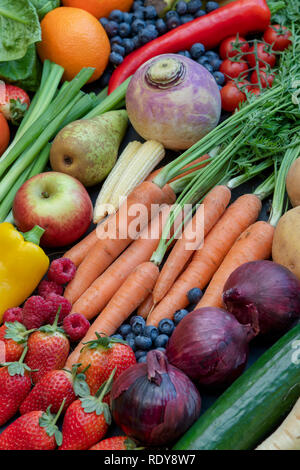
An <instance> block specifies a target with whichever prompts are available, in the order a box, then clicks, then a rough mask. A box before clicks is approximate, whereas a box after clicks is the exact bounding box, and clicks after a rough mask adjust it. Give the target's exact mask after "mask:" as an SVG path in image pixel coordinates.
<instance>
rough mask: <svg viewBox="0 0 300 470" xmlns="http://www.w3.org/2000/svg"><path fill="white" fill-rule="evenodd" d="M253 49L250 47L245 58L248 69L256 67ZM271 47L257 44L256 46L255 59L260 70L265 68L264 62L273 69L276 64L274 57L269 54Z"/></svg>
mask: <svg viewBox="0 0 300 470" xmlns="http://www.w3.org/2000/svg"><path fill="white" fill-rule="evenodd" d="M254 50H255V47H254V46H252V47H251V49H250V50H249V52H251V54H249V55H248V56H247V60H248V63H249V65H250V67H251V68H252V67H255V66H256V57H255V53H254ZM271 50H272V48H271V46H269V45H268V46H267V45H266V44H262V43H258V44H257V57H258V65H259V67H260V68H264V67H265V66H266V64H265V62H266V63H267V64H269V65H270V67H274V65H275V63H276V56H275V54H272V52H271Z"/></svg>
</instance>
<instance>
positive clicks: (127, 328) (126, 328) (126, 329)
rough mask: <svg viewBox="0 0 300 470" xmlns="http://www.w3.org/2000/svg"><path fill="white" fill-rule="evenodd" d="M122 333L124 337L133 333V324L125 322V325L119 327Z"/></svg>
mask: <svg viewBox="0 0 300 470" xmlns="http://www.w3.org/2000/svg"><path fill="white" fill-rule="evenodd" d="M118 331H119V333H120V335H122V336H124V338H125V337H126V336H127V335H128V334H129V333H131V326H130V325H129V324H128V323H123V325H121V326H120V328H119V330H118Z"/></svg>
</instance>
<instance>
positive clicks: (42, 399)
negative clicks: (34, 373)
mask: <svg viewBox="0 0 300 470" xmlns="http://www.w3.org/2000/svg"><path fill="white" fill-rule="evenodd" d="M78 366H79V364H75V365H74V366H73V368H72V372H70V371H68V370H51V371H50V372H47V373H46V374H45V375H44V377H42V378H41V380H40V381H39V382H38V383H37V384H36V385H35V387H33V389H32V390H31V392H30V393H29V395H28V396H27V398H26V399H25V400H24V401H23V403H22V405H21V406H20V413H21V415H23V414H25V413H29V412H30V411H34V410H42V411H46V410H47V408H48V407H49V406H50V405H52V406H51V411H52V412H53V413H57V412H58V410H59V408H60V406H61V404H62V401H63V400H64V399H65V405H64V408H63V410H62V411H63V412H65V411H66V409H67V408H68V407H69V406H70V405H71V403H73V401H75V400H76V396H80V397H83V396H85V395H89V387H88V385H87V383H86V382H85V375H84V374H83V373H81V374H77V375H76V373H77V368H78Z"/></svg>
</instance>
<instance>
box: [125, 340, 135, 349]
mask: <svg viewBox="0 0 300 470" xmlns="http://www.w3.org/2000/svg"><path fill="white" fill-rule="evenodd" d="M126 341H127V343H128V345H129V346H130V347H131V349H132V351H135V350H136V347H135V340H134V339H132V338H130V339H126Z"/></svg>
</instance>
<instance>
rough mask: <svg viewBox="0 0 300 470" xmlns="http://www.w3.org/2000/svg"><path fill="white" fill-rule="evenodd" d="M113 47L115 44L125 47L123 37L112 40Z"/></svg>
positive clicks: (115, 37)
mask: <svg viewBox="0 0 300 470" xmlns="http://www.w3.org/2000/svg"><path fill="white" fill-rule="evenodd" d="M110 43H111V45H113V44H119V45H120V46H123V38H121V36H119V35H117V36H114V37H113V38H111V40H110Z"/></svg>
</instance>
